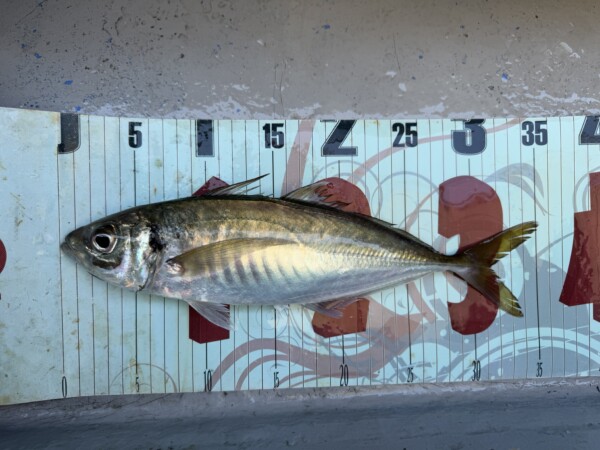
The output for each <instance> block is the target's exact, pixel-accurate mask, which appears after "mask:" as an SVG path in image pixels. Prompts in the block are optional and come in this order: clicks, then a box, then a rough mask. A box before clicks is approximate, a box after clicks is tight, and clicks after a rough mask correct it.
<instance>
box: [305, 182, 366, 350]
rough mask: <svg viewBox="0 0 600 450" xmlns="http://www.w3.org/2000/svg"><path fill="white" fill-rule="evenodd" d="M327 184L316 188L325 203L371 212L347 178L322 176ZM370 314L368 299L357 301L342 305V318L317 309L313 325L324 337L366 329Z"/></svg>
mask: <svg viewBox="0 0 600 450" xmlns="http://www.w3.org/2000/svg"><path fill="white" fill-rule="evenodd" d="M322 181H327V185H326V186H325V187H324V188H322V189H321V190H320V191H319V194H320V195H321V196H322V197H326V198H327V200H326V201H327V202H328V203H332V204H338V205H341V206H339V209H341V210H342V211H346V212H355V213H360V214H364V215H367V216H370V215H371V208H370V207H369V202H368V200H367V197H365V194H363V192H362V191H361V190H360V189H359V188H357V187H356V186H354V185H353V184H352V183H349V182H348V181H346V180H342V179H341V178H335V177H334V178H325V180H322ZM368 315H369V300H367V299H360V300H359V301H357V302H355V303H353V304H351V305H348V306H347V307H346V308H344V310H343V313H342V317H340V318H332V317H328V316H326V315H324V314H321V313H318V312H316V313H315V314H314V316H313V320H312V327H313V330H314V331H315V333H316V334H318V335H319V336H323V337H326V338H330V337H335V336H341V335H343V334H353V333H359V332H362V331H365V330H366V329H367V316H368Z"/></svg>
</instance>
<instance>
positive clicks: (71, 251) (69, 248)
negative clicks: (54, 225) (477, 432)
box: [60, 236, 80, 260]
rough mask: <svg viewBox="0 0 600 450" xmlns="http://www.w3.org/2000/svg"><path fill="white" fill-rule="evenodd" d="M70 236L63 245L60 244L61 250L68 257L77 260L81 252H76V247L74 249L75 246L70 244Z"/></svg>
mask: <svg viewBox="0 0 600 450" xmlns="http://www.w3.org/2000/svg"><path fill="white" fill-rule="evenodd" d="M69 237H70V236H67V237H66V238H65V240H64V241H63V243H62V244H60V249H61V250H62V251H63V253H65V254H66V255H68V256H70V257H71V258H73V259H75V260H77V259H79V258H78V255H79V253H80V252H78V251H77V250H75V247H73V245H72V244H71V242H70V239H69Z"/></svg>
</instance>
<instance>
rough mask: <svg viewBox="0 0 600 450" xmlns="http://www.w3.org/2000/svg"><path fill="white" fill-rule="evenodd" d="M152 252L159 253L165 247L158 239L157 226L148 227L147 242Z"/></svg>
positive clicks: (158, 231) (158, 230)
mask: <svg viewBox="0 0 600 450" xmlns="http://www.w3.org/2000/svg"><path fill="white" fill-rule="evenodd" d="M148 243H149V245H150V248H151V249H152V251H153V252H160V251H161V250H162V249H164V248H165V247H166V244H165V243H164V242H163V241H162V239H161V238H160V229H159V227H158V225H156V224H152V225H150V241H149V242H148Z"/></svg>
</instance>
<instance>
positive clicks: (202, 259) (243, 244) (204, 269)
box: [167, 238, 292, 278]
mask: <svg viewBox="0 0 600 450" xmlns="http://www.w3.org/2000/svg"><path fill="white" fill-rule="evenodd" d="M290 243H292V241H289V240H286V239H274V238H263V239H256V238H254V239H251V238H243V239H227V240H225V241H219V242H214V243H212V244H208V245H203V246H201V247H197V248H194V249H192V250H189V251H187V252H185V253H182V254H181V255H177V256H175V257H173V258H171V259H169V260H168V261H167V265H168V266H169V270H170V271H171V272H172V273H173V274H174V275H179V276H182V277H186V278H191V277H198V276H202V275H207V274H210V273H212V272H218V271H220V270H223V269H225V268H226V267H230V268H231V267H232V266H233V265H234V264H235V262H236V261H238V260H239V259H240V257H241V256H243V255H247V254H249V253H254V252H258V251H261V250H266V249H267V248H269V247H273V246H277V245H284V244H290Z"/></svg>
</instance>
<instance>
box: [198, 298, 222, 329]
mask: <svg viewBox="0 0 600 450" xmlns="http://www.w3.org/2000/svg"><path fill="white" fill-rule="evenodd" d="M187 303H188V304H189V305H190V306H191V307H192V308H194V309H195V310H196V312H198V314H200V315H201V316H202V317H204V318H205V319H206V320H208V321H209V322H212V323H214V324H215V325H217V326H218V327H221V328H224V329H225V330H231V323H230V321H229V308H228V307H227V305H223V304H221V303H208V302H199V301H196V300H187Z"/></svg>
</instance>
